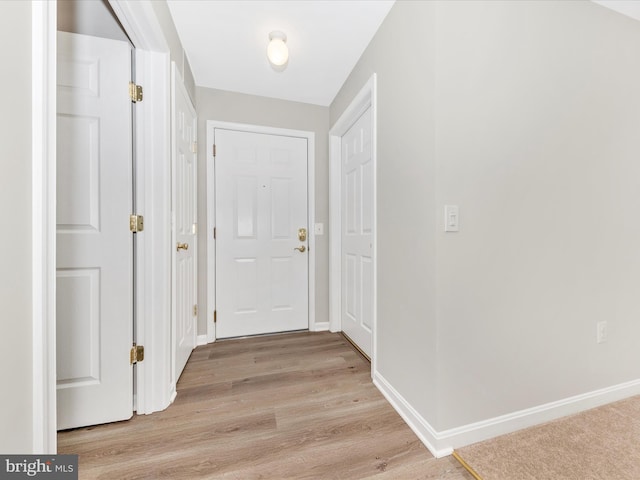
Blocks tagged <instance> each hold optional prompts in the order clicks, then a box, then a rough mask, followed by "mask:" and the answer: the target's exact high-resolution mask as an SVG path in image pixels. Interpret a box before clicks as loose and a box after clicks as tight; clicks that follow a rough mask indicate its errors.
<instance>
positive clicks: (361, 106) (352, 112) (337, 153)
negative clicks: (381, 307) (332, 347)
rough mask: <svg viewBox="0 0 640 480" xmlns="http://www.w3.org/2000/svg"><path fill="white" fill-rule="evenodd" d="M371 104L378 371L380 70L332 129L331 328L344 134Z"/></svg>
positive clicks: (337, 319) (335, 316) (336, 305)
mask: <svg viewBox="0 0 640 480" xmlns="http://www.w3.org/2000/svg"><path fill="white" fill-rule="evenodd" d="M369 107H371V122H372V128H373V134H372V137H371V161H372V163H373V165H372V167H373V179H372V181H373V224H372V229H373V232H372V240H373V249H372V260H373V309H372V311H373V319H372V325H373V339H372V352H371V367H372V368H371V372H372V374H373V372H375V371H377V364H376V359H377V357H378V356H377V354H376V351H377V344H378V342H377V341H376V338H377V332H378V326H377V322H378V308H377V305H378V260H377V257H378V235H377V232H378V228H377V216H378V215H377V183H378V182H377V128H378V127H377V112H376V110H377V106H376V74H375V73H374V74H373V75H371V77H370V78H369V80H368V81H367V83H366V84H365V85H364V86H363V87H362V89H361V90H360V92H358V94H357V95H356V96H355V98H354V99H353V100H352V102H351V104H350V105H349V106H348V107H347V108H346V110H345V111H344V112H343V113H342V115H340V118H339V119H338V120H336V123H335V124H334V125H333V127H331V130H329V330H331V331H332V332H340V331H342V317H341V316H342V313H341V312H342V266H341V258H342V240H341V239H342V208H341V206H342V136H343V135H344V134H345V133H347V131H348V130H349V129H350V128H351V127H352V126H353V124H354V123H355V122H356V121H357V120H358V118H360V116H361V115H362V114H363V113H364V112H365V111H366V110H367V108H369Z"/></svg>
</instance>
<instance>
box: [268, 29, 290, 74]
mask: <svg viewBox="0 0 640 480" xmlns="http://www.w3.org/2000/svg"><path fill="white" fill-rule="evenodd" d="M267 58H268V59H269V61H270V62H271V64H272V65H274V66H276V67H281V66H283V65H284V64H286V63H287V61H288V60H289V49H288V48H287V36H286V35H285V34H284V33H282V32H279V31H274V32H271V33H270V34H269V46H268V47H267Z"/></svg>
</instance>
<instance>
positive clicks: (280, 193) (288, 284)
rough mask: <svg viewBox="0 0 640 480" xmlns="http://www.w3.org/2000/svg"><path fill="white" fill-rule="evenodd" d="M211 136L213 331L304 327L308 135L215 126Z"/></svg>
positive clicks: (247, 332) (240, 333) (251, 331)
mask: <svg viewBox="0 0 640 480" xmlns="http://www.w3.org/2000/svg"><path fill="white" fill-rule="evenodd" d="M214 138H215V147H216V157H215V184H216V185H215V191H216V239H217V240H216V309H217V328H216V335H217V337H218V338H228V337H237V336H244V335H256V334H261V333H273V332H284V331H292V330H301V329H307V328H309V312H308V304H309V292H308V282H309V279H308V271H309V264H308V246H309V245H308V232H307V230H308V224H307V223H308V219H307V211H308V210H307V139H306V138H299V137H291V136H283V135H268V134H263V133H251V132H243V131H234V130H227V129H221V128H216V129H215V130H214ZM301 229H304V234H303V233H302V231H301ZM303 237H304V238H303Z"/></svg>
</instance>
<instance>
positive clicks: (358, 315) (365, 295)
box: [341, 108, 374, 358]
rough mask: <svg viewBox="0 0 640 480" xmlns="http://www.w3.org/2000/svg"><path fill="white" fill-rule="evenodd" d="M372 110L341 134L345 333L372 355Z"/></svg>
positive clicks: (343, 323)
mask: <svg viewBox="0 0 640 480" xmlns="http://www.w3.org/2000/svg"><path fill="white" fill-rule="evenodd" d="M371 140H372V124H371V108H368V109H367V110H366V111H365V112H364V113H363V114H362V116H360V118H359V119H358V120H357V121H356V123H355V124H354V125H353V126H352V127H351V128H350V129H349V130H348V131H347V132H346V133H345V134H344V135H343V136H342V153H341V162H342V189H341V191H342V199H341V205H342V208H341V210H342V254H341V261H342V281H341V285H342V331H343V333H344V334H345V335H347V337H349V339H350V340H351V341H352V342H354V343H355V344H356V346H358V347H359V348H360V349H361V350H362V351H363V352H364V353H365V354H366V355H367V356H368V357H369V358H371V352H372V329H373V304H374V299H373V282H374V278H373V271H374V266H373V236H372V234H373V224H374V223H373V222H374V218H373V211H374V209H373V202H374V198H373V178H374V177H373V173H374V172H373V161H372V142H371Z"/></svg>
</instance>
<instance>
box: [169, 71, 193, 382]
mask: <svg viewBox="0 0 640 480" xmlns="http://www.w3.org/2000/svg"><path fill="white" fill-rule="evenodd" d="M171 78H172V82H171V85H172V88H171V105H172V126H171V139H172V142H171V144H172V148H173V152H172V161H171V178H172V188H171V191H172V202H171V203H172V208H171V210H172V212H173V221H172V224H173V229H172V239H173V242H172V244H173V245H174V248H172V249H171V258H172V266H173V268H172V280H171V284H172V291H173V294H172V296H171V297H172V299H173V307H172V319H173V320H172V322H171V323H172V329H171V330H172V336H173V345H172V357H173V362H172V364H173V375H172V378H173V381H174V382H177V381H178V379H179V378H180V374H181V373H182V370H183V369H184V367H185V365H186V363H187V360H188V359H189V356H190V355H191V352H192V351H193V349H194V348H195V346H196V338H197V328H198V326H197V318H198V306H197V303H198V298H197V296H198V286H197V285H198V269H197V265H198V261H197V260H198V256H197V251H198V243H197V233H198V231H197V229H198V225H197V222H198V212H197V204H198V198H197V190H196V188H197V187H196V186H197V147H196V145H197V143H196V141H197V139H196V133H197V117H196V111H195V108H194V107H193V104H192V103H191V100H190V99H189V94H188V93H187V89H186V88H185V86H184V82H183V81H182V77H181V75H180V73H179V72H178V70H177V68H176V64H175V62H172V64H171Z"/></svg>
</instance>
